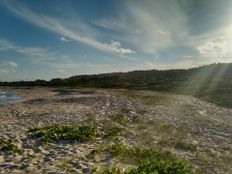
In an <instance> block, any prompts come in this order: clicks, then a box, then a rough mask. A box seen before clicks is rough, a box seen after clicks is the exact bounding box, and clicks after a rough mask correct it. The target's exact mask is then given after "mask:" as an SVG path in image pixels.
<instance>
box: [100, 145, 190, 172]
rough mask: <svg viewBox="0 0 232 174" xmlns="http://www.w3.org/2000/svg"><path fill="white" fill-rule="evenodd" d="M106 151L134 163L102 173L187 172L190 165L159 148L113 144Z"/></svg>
mask: <svg viewBox="0 0 232 174" xmlns="http://www.w3.org/2000/svg"><path fill="white" fill-rule="evenodd" d="M108 152H109V153H110V154H111V155H112V156H114V157H116V158H117V159H118V160H119V161H120V162H124V163H127V164H132V165H135V167H133V168H131V169H128V170H126V171H121V170H120V169H119V168H112V169H105V170H103V171H102V174H172V173H173V174H189V173H190V167H189V166H188V165H187V163H186V162H185V161H180V160H178V158H177V157H176V156H175V155H174V154H172V153H171V152H170V151H167V150H162V149H160V148H148V147H143V146H128V145H125V144H122V143H118V144H113V145H111V146H110V147H109V148H108Z"/></svg>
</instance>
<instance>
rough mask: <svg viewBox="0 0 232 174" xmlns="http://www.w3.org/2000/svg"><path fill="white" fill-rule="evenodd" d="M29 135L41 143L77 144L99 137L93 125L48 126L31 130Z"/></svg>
mask: <svg viewBox="0 0 232 174" xmlns="http://www.w3.org/2000/svg"><path fill="white" fill-rule="evenodd" d="M29 135H30V136H32V137H35V138H41V140H42V141H43V142H48V141H59V140H74V141H78V142H86V141H93V140H95V139H96V138H97V137H98V136H100V135H99V131H98V129H97V128H96V127H95V126H93V125H84V126H72V125H57V124H55V125H50V126H44V127H36V128H31V129H30V130H29Z"/></svg>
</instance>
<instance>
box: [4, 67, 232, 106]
mask: <svg viewBox="0 0 232 174" xmlns="http://www.w3.org/2000/svg"><path fill="white" fill-rule="evenodd" d="M231 77H232V64H212V65H208V66H202V67H198V68H192V69H186V70H185V69H179V70H162V71H159V70H149V71H132V72H128V73H107V74H98V75H81V76H72V77H70V78H65V79H61V78H56V79H52V80H50V81H45V80H35V81H17V82H0V85H1V86H18V87H20V86H50V87H98V88H126V89H139V90H156V91H162V92H171V93H177V94H188V95H193V96H197V97H200V98H203V99H205V100H208V101H210V102H213V103H216V104H219V105H223V106H227V107H232V103H231V102H230V101H231V99H232V78H231Z"/></svg>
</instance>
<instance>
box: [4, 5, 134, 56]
mask: <svg viewBox="0 0 232 174" xmlns="http://www.w3.org/2000/svg"><path fill="white" fill-rule="evenodd" d="M5 5H6V7H7V8H8V9H9V10H10V11H11V12H13V13H14V14H15V15H16V16H19V17H21V18H22V19H24V20H26V21H28V22H30V23H32V24H34V25H37V26H39V27H42V28H45V29H47V30H49V31H52V32H54V33H56V34H59V35H62V36H64V37H66V38H68V39H71V40H74V41H77V42H80V43H83V44H86V45H88V46H91V47H93V48H96V49H99V50H102V51H106V52H112V53H119V54H130V53H134V52H135V51H133V50H131V49H129V48H124V47H122V45H121V44H112V42H108V43H104V42H100V41H98V40H97V39H96V38H94V37H93V36H92V35H91V33H86V32H85V33H83V32H80V31H78V30H77V29H71V28H68V27H67V26H66V25H65V24H64V23H63V22H61V21H60V20H58V19H55V18H52V17H48V16H45V15H43V14H38V13H36V12H34V11H32V10H30V9H28V8H26V7H24V6H22V5H21V4H18V3H17V4H13V3H9V2H6V1H5ZM114 42H116V43H119V42H118V41H114Z"/></svg>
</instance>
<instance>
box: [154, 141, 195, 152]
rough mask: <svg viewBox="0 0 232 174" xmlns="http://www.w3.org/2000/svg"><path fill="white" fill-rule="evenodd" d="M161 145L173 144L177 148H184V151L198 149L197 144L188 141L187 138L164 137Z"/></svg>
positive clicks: (160, 142)
mask: <svg viewBox="0 0 232 174" xmlns="http://www.w3.org/2000/svg"><path fill="white" fill-rule="evenodd" d="M159 145H161V146H171V147H174V148H176V149H180V150H184V151H192V152H194V151H196V150H197V145H196V144H193V143H191V142H187V141H186V140H178V139H177V140H176V139H162V140H161V141H159Z"/></svg>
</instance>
